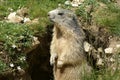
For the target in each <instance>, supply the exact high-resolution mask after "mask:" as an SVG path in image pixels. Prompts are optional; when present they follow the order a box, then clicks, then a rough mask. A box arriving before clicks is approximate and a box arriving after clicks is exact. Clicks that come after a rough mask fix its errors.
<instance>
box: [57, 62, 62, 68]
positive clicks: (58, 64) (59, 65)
mask: <svg viewBox="0 0 120 80" xmlns="http://www.w3.org/2000/svg"><path fill="white" fill-rule="evenodd" d="M62 67H63V61H61V60H58V62H57V68H62Z"/></svg>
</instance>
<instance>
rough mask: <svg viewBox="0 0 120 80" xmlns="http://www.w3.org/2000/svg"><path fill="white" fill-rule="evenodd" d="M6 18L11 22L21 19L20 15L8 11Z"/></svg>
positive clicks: (17, 21)
mask: <svg viewBox="0 0 120 80" xmlns="http://www.w3.org/2000/svg"><path fill="white" fill-rule="evenodd" d="M7 19H8V22H11V23H20V22H21V21H22V20H23V18H22V17H20V16H18V15H16V12H12V13H10V14H9V15H8V17H7Z"/></svg>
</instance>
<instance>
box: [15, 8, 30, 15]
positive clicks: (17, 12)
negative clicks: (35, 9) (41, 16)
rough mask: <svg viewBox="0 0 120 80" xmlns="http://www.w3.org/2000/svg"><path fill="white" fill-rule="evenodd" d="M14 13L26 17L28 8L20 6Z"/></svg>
mask: <svg viewBox="0 0 120 80" xmlns="http://www.w3.org/2000/svg"><path fill="white" fill-rule="evenodd" d="M16 14H17V15H19V16H21V17H26V16H27V15H28V9H27V8H21V9H19V10H17V11H16Z"/></svg>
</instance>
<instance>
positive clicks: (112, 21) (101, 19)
mask: <svg viewBox="0 0 120 80" xmlns="http://www.w3.org/2000/svg"><path fill="white" fill-rule="evenodd" d="M106 6H107V8H102V9H99V10H98V12H97V13H95V14H94V15H95V21H96V23H97V24H98V25H100V26H103V27H106V28H108V30H110V33H111V34H115V35H118V36H120V22H119V21H120V18H119V17H120V6H117V5H116V4H114V3H112V2H109V3H107V4H106Z"/></svg>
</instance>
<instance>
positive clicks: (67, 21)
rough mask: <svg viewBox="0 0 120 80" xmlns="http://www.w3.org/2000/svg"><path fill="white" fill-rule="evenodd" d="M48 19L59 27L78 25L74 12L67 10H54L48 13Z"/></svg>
mask: <svg viewBox="0 0 120 80" xmlns="http://www.w3.org/2000/svg"><path fill="white" fill-rule="evenodd" d="M48 17H49V19H50V20H51V21H52V22H54V23H57V24H59V25H65V26H67V25H69V26H72V27H73V26H75V25H76V24H77V18H76V15H75V14H74V13H73V12H72V11H70V10H66V9H61V8H57V9H55V10H52V11H50V12H48Z"/></svg>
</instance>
